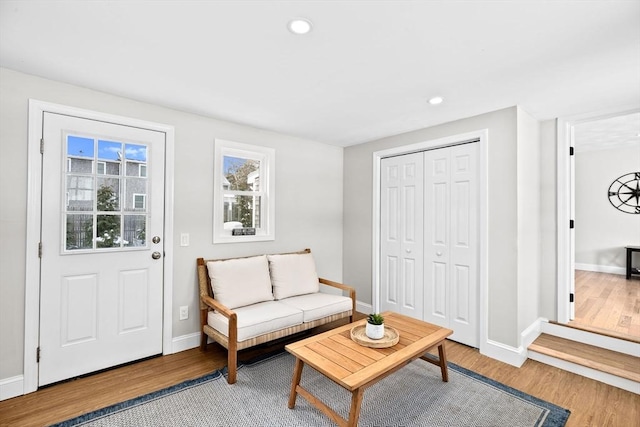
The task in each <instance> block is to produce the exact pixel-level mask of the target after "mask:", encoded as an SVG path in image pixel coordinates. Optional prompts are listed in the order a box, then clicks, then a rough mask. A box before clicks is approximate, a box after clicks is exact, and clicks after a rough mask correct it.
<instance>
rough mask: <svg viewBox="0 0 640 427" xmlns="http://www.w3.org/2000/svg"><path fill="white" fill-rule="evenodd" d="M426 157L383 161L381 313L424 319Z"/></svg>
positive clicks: (414, 156)
mask: <svg viewBox="0 0 640 427" xmlns="http://www.w3.org/2000/svg"><path fill="white" fill-rule="evenodd" d="M422 156H423V154H422V153H414V154H407V155H403V156H396V157H389V158H385V159H382V160H381V164H380V170H381V173H380V176H381V186H380V188H381V194H380V206H381V212H380V222H381V227H380V242H381V247H380V270H381V271H380V311H385V310H391V311H395V312H396V313H402V314H405V315H408V316H412V317H415V318H417V319H422V311H423V309H422V301H423V296H422V289H423V287H422V277H423V222H424V219H423V185H424V184H423V158H422Z"/></svg>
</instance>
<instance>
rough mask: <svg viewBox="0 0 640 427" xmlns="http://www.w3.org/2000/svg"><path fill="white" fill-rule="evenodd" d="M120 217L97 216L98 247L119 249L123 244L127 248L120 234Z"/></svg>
mask: <svg viewBox="0 0 640 427" xmlns="http://www.w3.org/2000/svg"><path fill="white" fill-rule="evenodd" d="M120 219H121V216H120V215H97V220H96V247H97V248H117V247H120V244H121V243H124V245H125V246H126V245H127V244H128V242H124V241H123V239H122V235H121V233H120Z"/></svg>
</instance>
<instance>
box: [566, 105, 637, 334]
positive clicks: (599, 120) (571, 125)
mask: <svg viewBox="0 0 640 427" xmlns="http://www.w3.org/2000/svg"><path fill="white" fill-rule="evenodd" d="M620 111H621V112H620ZM620 111H619V112H612V113H610V114H600V115H597V116H596V115H591V116H589V117H582V118H579V119H575V120H572V121H559V127H558V162H559V163H558V166H559V168H558V184H559V187H558V213H559V217H558V224H563V223H566V224H572V225H573V226H574V228H567V229H564V228H563V227H560V226H559V236H558V237H559V239H558V243H559V246H558V273H559V276H558V301H559V304H558V321H559V322H560V323H565V324H568V325H570V326H575V327H578V328H582V329H588V330H591V331H593V332H596V333H601V334H604V335H612V336H616V337H620V338H625V339H630V340H636V341H640V315H638V314H637V313H636V312H635V311H637V310H634V309H635V307H636V306H637V304H638V300H639V298H640V295H639V293H638V281H639V280H640V277H637V276H635V277H633V276H632V277H631V278H630V279H626V277H625V273H626V250H625V248H626V246H629V245H631V246H633V245H636V246H637V245H640V214H636V213H635V212H636V210H635V207H634V206H632V205H634V203H636V202H635V199H634V197H633V194H626V193H627V192H628V191H620V192H618V191H617V190H618V189H619V187H622V189H623V190H624V189H625V186H627V187H628V186H629V185H630V184H628V183H627V182H626V180H625V179H624V178H623V177H625V176H628V175H629V174H631V177H632V178H633V177H635V173H636V172H640V170H639V166H638V165H640V139H639V138H638V134H639V132H640V110H637V109H635V110H626V111H623V110H620ZM616 183H617V184H619V185H616ZM633 185H635V184H633ZM614 187H615V188H614ZM611 188H613V190H611ZM634 188H635V187H634ZM631 193H632V192H631ZM632 261H634V262H635V263H638V262H640V259H637V258H636V259H635V260H632ZM571 294H573V297H574V298H573V302H570V301H571Z"/></svg>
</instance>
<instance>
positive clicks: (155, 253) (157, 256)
mask: <svg viewBox="0 0 640 427" xmlns="http://www.w3.org/2000/svg"><path fill="white" fill-rule="evenodd" d="M161 256H162V255H161V254H160V252H158V251H156V252H154V253H152V254H151V258H153V259H160V257H161Z"/></svg>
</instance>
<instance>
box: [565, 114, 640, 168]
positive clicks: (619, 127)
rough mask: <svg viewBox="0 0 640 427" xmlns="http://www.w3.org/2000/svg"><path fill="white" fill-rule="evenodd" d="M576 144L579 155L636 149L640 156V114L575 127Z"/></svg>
mask: <svg viewBox="0 0 640 427" xmlns="http://www.w3.org/2000/svg"><path fill="white" fill-rule="evenodd" d="M574 142H575V149H576V152H578V153H580V152H584V151H597V150H609V149H618V148H620V149H622V148H636V149H637V153H638V155H640V112H637V113H629V114H620V115H615V116H613V117H604V118H599V119H596V120H590V121H587V122H584V123H578V124H576V125H575V126H574ZM638 160H640V157H639V158H638ZM638 166H640V163H639V164H638Z"/></svg>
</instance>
